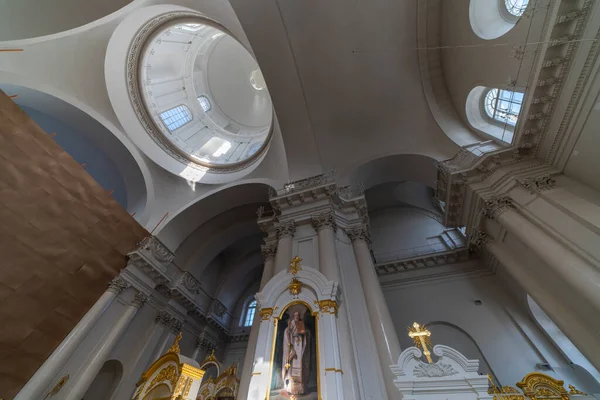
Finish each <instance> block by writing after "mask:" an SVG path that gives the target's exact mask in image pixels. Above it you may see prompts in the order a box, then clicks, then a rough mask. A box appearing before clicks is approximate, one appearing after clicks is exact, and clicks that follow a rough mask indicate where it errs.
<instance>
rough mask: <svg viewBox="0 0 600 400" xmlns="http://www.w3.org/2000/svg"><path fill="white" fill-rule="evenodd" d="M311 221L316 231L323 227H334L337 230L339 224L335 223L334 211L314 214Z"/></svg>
mask: <svg viewBox="0 0 600 400" xmlns="http://www.w3.org/2000/svg"><path fill="white" fill-rule="evenodd" d="M311 223H312V226H313V228H315V231H317V232H319V230H320V229H323V228H327V227H330V228H333V230H337V225H336V223H335V218H334V217H333V213H332V212H327V213H324V214H321V215H313V216H312V217H311Z"/></svg>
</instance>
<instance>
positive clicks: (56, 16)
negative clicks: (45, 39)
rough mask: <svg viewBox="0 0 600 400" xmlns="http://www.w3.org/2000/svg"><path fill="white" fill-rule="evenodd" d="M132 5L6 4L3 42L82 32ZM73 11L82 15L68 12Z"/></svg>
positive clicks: (64, 0)
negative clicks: (77, 30) (76, 31)
mask: <svg viewBox="0 0 600 400" xmlns="http://www.w3.org/2000/svg"><path fill="white" fill-rule="evenodd" d="M129 3H131V1H130V0H104V1H94V2H90V3H89V4H86V7H85V8H81V7H78V6H80V5H81V3H80V2H79V0H54V1H51V2H50V1H43V2H39V1H36V0H22V1H14V2H12V1H8V2H2V3H0V16H1V18H0V41H9V40H23V39H33V38H39V37H42V36H48V35H55V34H60V33H63V32H67V31H71V30H74V29H81V28H82V27H84V26H85V25H88V24H90V23H93V22H95V21H97V20H100V19H104V18H106V17H107V16H109V15H111V14H113V13H116V12H118V11H119V10H122V9H124V8H127V7H128V5H129ZM129 8H130V7H129ZM73 9H77V10H78V12H76V13H74V12H67V10H73Z"/></svg>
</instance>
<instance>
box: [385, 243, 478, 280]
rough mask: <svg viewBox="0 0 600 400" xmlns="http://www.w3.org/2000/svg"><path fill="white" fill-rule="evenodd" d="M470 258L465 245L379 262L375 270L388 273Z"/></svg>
mask: <svg viewBox="0 0 600 400" xmlns="http://www.w3.org/2000/svg"><path fill="white" fill-rule="evenodd" d="M471 258H472V254H471V252H470V251H469V250H468V249H467V248H466V247H460V248H457V249H453V250H450V251H446V252H443V253H436V254H428V255H424V256H417V257H410V258H406V259H402V260H394V261H391V262H385V263H380V264H377V265H375V272H377V275H379V276H383V275H390V274H395V273H399V272H404V271H409V270H415V269H422V268H428V267H435V266H438V265H448V264H454V263H458V262H465V261H468V260H470V259H471Z"/></svg>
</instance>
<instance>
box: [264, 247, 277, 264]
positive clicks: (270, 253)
mask: <svg viewBox="0 0 600 400" xmlns="http://www.w3.org/2000/svg"><path fill="white" fill-rule="evenodd" d="M260 252H261V253H262V255H263V258H264V259H265V261H267V259H268V258H269V257H271V258H274V257H275V254H277V244H276V243H273V244H263V245H262V246H260Z"/></svg>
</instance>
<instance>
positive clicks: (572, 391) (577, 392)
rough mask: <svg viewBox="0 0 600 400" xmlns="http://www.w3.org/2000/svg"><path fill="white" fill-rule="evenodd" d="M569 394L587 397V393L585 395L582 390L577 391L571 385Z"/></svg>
mask: <svg viewBox="0 0 600 400" xmlns="http://www.w3.org/2000/svg"><path fill="white" fill-rule="evenodd" d="M569 394H581V395H584V396H587V393H583V392H582V391H581V390H577V389H576V388H575V386H573V385H569Z"/></svg>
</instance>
